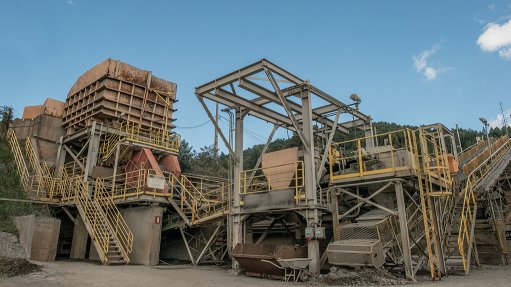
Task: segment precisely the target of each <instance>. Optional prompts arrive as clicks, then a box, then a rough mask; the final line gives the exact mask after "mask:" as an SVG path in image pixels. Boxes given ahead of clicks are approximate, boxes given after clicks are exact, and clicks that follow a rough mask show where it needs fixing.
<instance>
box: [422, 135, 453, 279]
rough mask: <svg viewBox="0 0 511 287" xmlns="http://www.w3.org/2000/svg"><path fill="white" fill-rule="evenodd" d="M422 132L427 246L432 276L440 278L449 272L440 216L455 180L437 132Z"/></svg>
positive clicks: (424, 218)
mask: <svg viewBox="0 0 511 287" xmlns="http://www.w3.org/2000/svg"><path fill="white" fill-rule="evenodd" d="M418 135H419V138H418V141H419V143H417V142H416V139H415V137H414V149H415V152H414V153H415V157H416V160H417V162H419V163H420V164H419V170H418V172H417V180H418V184H419V196H420V207H421V212H422V219H423V228H424V239H425V249H426V252H427V256H428V265H429V270H430V273H431V279H432V280H435V279H438V280H440V279H441V277H442V276H443V275H445V259H444V257H445V256H444V250H442V247H441V246H442V245H441V242H440V240H441V235H442V233H443V231H442V230H441V224H439V218H438V216H439V214H440V213H441V212H442V211H443V210H445V206H446V205H448V203H449V198H450V197H451V196H452V190H451V186H452V180H451V177H450V173H449V169H448V166H447V155H446V154H445V153H444V152H443V149H442V146H441V142H440V138H439V136H438V135H437V134H436V132H427V131H425V130H423V129H419V133H418Z"/></svg>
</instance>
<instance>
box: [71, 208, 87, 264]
mask: <svg viewBox="0 0 511 287" xmlns="http://www.w3.org/2000/svg"><path fill="white" fill-rule="evenodd" d="M88 238H89V233H88V232H87V228H86V227H85V223H83V220H82V217H81V216H80V215H78V216H77V217H76V223H75V225H74V229H73V241H72V242H71V253H70V254H69V258H71V259H85V253H86V251H87V239H88Z"/></svg>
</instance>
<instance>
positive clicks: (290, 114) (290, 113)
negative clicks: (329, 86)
mask: <svg viewBox="0 0 511 287" xmlns="http://www.w3.org/2000/svg"><path fill="white" fill-rule="evenodd" d="M264 72H265V73H266V75H267V76H268V79H269V80H270V83H271V85H272V86H273V89H275V93H276V94H277V96H279V99H280V102H281V104H282V107H284V110H286V113H287V116H288V117H289V119H290V120H291V124H293V127H294V128H295V129H296V131H297V133H298V136H300V139H301V140H302V143H303V145H304V146H305V149H309V148H311V147H310V146H309V143H310V142H311V141H313V138H312V136H311V137H310V138H306V137H305V134H304V132H303V131H302V130H301V129H300V126H299V125H298V121H297V120H296V117H295V115H294V114H293V111H292V110H291V108H290V107H289V102H288V101H287V100H286V98H285V97H284V95H282V92H281V91H280V88H279V85H278V83H277V81H275V77H273V75H272V73H271V71H270V70H269V69H266V68H265V69H264ZM309 102H310V99H309ZM305 112H306V111H303V112H302V115H303V114H304V113H305ZM307 112H308V111H307ZM303 117H304V121H305V120H310V124H311V125H312V110H311V114H310V115H308V117H307V118H306V117H305V116H303ZM307 124H309V123H307ZM304 125H305V124H304ZM311 131H312V127H311ZM311 135H312V134H311Z"/></svg>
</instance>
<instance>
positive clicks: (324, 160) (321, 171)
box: [316, 109, 341, 180]
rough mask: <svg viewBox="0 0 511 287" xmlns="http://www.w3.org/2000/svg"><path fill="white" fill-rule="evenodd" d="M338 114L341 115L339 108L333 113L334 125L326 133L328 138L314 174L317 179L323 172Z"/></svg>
mask: <svg viewBox="0 0 511 287" xmlns="http://www.w3.org/2000/svg"><path fill="white" fill-rule="evenodd" d="M340 116H341V110H340V109H339V110H337V113H336V114H335V120H334V125H333V126H332V130H331V131H330V134H329V135H328V140H327V142H326V148H325V151H324V152H323V155H322V157H321V163H320V164H319V167H318V174H317V176H316V178H317V180H319V177H320V176H321V174H322V173H323V169H325V163H326V157H327V154H328V146H329V145H330V143H332V140H333V139H334V135H335V130H336V128H337V122H339V117H340Z"/></svg>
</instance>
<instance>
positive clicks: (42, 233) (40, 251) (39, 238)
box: [30, 217, 60, 261]
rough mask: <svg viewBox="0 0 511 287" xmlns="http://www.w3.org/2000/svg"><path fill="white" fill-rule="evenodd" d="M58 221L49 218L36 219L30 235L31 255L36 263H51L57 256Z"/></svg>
mask: <svg viewBox="0 0 511 287" xmlns="http://www.w3.org/2000/svg"><path fill="white" fill-rule="evenodd" d="M59 234H60V220H59V219H55V218H51V217H36V219H35V221H34V233H33V235H32V253H31V254H32V255H31V257H30V259H32V260H36V261H53V260H55V256H57V244H58V242H59Z"/></svg>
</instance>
